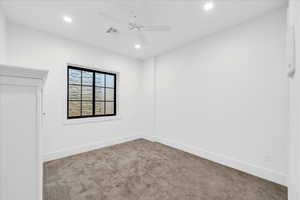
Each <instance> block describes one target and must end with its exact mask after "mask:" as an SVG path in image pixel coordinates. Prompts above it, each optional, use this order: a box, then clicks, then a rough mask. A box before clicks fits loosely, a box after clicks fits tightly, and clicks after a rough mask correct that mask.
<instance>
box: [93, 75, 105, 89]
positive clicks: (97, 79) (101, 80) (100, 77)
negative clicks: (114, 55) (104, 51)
mask: <svg viewBox="0 0 300 200" xmlns="http://www.w3.org/2000/svg"><path fill="white" fill-rule="evenodd" d="M95 76H96V77H95V82H96V86H101V87H104V74H100V73H95Z"/></svg>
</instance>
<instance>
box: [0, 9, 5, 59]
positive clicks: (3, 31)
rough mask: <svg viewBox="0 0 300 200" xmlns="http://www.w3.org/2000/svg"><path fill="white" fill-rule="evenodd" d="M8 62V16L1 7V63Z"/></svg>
mask: <svg viewBox="0 0 300 200" xmlns="http://www.w3.org/2000/svg"><path fill="white" fill-rule="evenodd" d="M5 62H6V17H5V15H4V13H3V11H2V10H1V8H0V63H5Z"/></svg>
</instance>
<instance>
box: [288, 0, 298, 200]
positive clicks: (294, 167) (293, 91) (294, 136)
mask: <svg viewBox="0 0 300 200" xmlns="http://www.w3.org/2000/svg"><path fill="white" fill-rule="evenodd" d="M290 2H291V4H290V9H289V10H290V12H289V14H290V18H289V19H290V20H289V25H290V26H293V25H294V26H295V28H296V29H295V31H296V32H295V39H296V50H297V51H296V74H295V76H294V78H292V79H290V125H291V126H290V143H289V147H290V156H289V158H290V160H289V199H290V200H298V199H299V198H300V171H299V169H300V134H299V133H300V103H299V102H300V92H299V91H300V90H299V89H300V87H299V85H300V74H299V69H300V2H297V1H293V0H292V1H290Z"/></svg>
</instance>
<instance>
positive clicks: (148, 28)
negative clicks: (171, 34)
mask: <svg viewBox="0 0 300 200" xmlns="http://www.w3.org/2000/svg"><path fill="white" fill-rule="evenodd" d="M141 30H142V31H171V30H172V29H171V27H170V26H165V25H156V26H143V27H142V28H141Z"/></svg>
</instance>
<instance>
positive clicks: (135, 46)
mask: <svg viewBox="0 0 300 200" xmlns="http://www.w3.org/2000/svg"><path fill="white" fill-rule="evenodd" d="M134 48H135V49H140V48H142V45H140V44H135V45H134Z"/></svg>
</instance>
